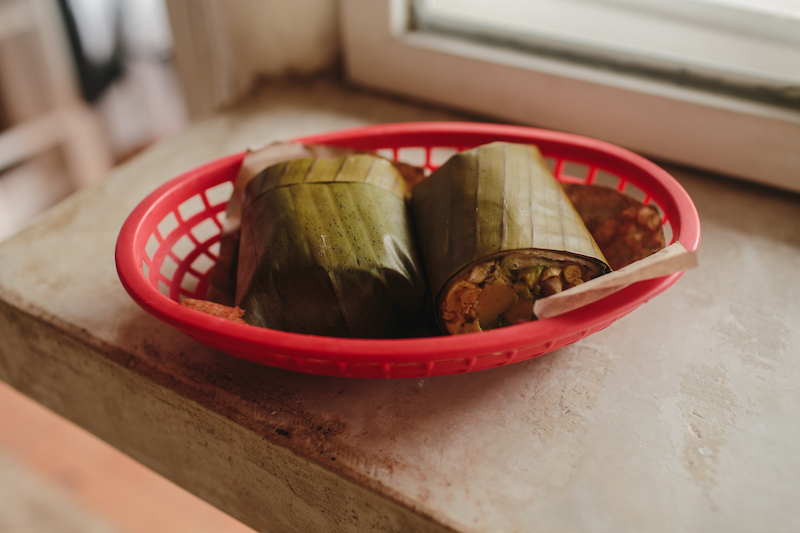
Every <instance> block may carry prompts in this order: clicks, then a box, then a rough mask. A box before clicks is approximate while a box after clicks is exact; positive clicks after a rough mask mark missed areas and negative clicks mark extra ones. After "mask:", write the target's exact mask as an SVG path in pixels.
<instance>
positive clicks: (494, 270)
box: [411, 142, 610, 334]
mask: <svg viewBox="0 0 800 533" xmlns="http://www.w3.org/2000/svg"><path fill="white" fill-rule="evenodd" d="M411 201H412V204H411V205H412V213H413V222H414V225H415V228H416V232H417V239H418V241H419V245H420V250H421V253H422V257H423V262H424V264H425V266H426V270H427V275H428V282H429V286H430V291H431V294H432V295H433V296H434V307H435V310H436V316H437V320H438V322H439V325H440V327H441V328H442V330H443V331H445V332H448V333H450V334H460V333H470V332H477V331H484V330H488V329H494V328H498V327H503V326H509V325H513V324H517V323H520V322H525V321H529V320H533V319H535V317H534V315H533V302H534V300H535V299H537V298H540V297H543V296H548V295H551V294H555V293H556V292H560V291H562V290H567V289H569V288H570V287H573V286H575V285H578V284H580V283H583V282H585V281H588V280H590V279H592V278H594V277H596V276H599V275H602V274H604V273H607V272H609V271H610V268H609V266H608V264H607V262H606V260H605V258H604V257H603V253H602V252H601V251H600V248H599V247H598V246H597V243H596V242H595V241H594V239H593V238H592V236H591V234H590V233H589V231H588V230H587V229H586V226H585V225H584V223H583V221H582V220H581V218H580V216H579V215H578V213H577V212H576V210H575V208H574V207H573V205H572V203H571V202H570V200H569V198H568V197H567V196H566V194H565V193H564V191H563V190H562V188H561V186H560V185H559V183H558V182H557V181H556V179H555V178H554V177H553V176H552V174H551V173H550V171H549V170H548V168H547V165H546V164H545V162H544V160H543V159H542V156H541V154H540V153H539V150H538V149H537V148H536V147H535V146H532V145H524V144H515V143H504V142H495V143H491V144H487V145H483V146H479V147H477V148H474V149H472V150H469V151H465V152H461V153H460V154H456V155H455V156H453V157H451V158H450V159H449V160H448V161H447V162H446V163H445V164H443V165H442V166H441V167H439V168H438V169H437V170H436V171H435V172H433V173H432V174H431V175H430V176H429V177H428V178H427V179H425V180H423V181H422V182H421V183H420V184H418V185H417V186H415V187H414V189H413V191H412V200H411Z"/></svg>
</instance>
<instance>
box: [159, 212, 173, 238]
mask: <svg viewBox="0 0 800 533" xmlns="http://www.w3.org/2000/svg"><path fill="white" fill-rule="evenodd" d="M156 227H157V228H158V233H159V234H161V238H162V239H166V238H167V235H169V234H170V233H172V232H173V231H174V230H175V228H177V227H178V217H176V216H175V213H170V214H168V215H167V216H165V217H164V220H162V221H161V222H159V223H158V226H156Z"/></svg>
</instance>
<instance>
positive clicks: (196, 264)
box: [192, 254, 215, 274]
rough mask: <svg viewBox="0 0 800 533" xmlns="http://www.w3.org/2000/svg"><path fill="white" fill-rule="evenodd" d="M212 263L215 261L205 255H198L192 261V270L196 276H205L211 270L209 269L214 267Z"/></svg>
mask: <svg viewBox="0 0 800 533" xmlns="http://www.w3.org/2000/svg"><path fill="white" fill-rule="evenodd" d="M214 262H215V261H214V260H213V259H211V258H210V257H209V256H207V255H206V254H200V255H198V256H197V259H195V260H194V261H192V270H194V271H195V272H197V273H198V274H205V273H206V272H208V271H209V270H211V267H213V266H214Z"/></svg>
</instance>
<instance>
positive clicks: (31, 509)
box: [0, 382, 252, 533]
mask: <svg viewBox="0 0 800 533" xmlns="http://www.w3.org/2000/svg"><path fill="white" fill-rule="evenodd" d="M0 428H2V430H1V431H0V531H2V532H3V533H38V532H48V533H62V532H63V533H68V532H70V533H71V532H73V531H74V532H86V533H95V532H97V533H112V532H119V533H160V532H170V533H183V532H187V533H188V532H201V533H204V532H208V533H211V532H219V531H225V532H231V533H239V532H241V533H244V532H247V531H252V530H251V529H249V528H247V527H245V526H244V525H242V524H241V523H240V522H237V521H236V520H234V519H233V518H230V517H229V516H228V515H226V514H224V513H222V512H221V511H218V510H217V509H215V508H214V507H212V506H210V505H209V504H207V503H205V502H204V501H202V500H200V499H199V498H197V497H195V496H193V495H192V494H189V493H188V492H186V491H185V490H183V489H181V488H180V487H178V486H176V485H174V484H172V483H171V482H169V481H167V480H166V479H164V478H162V477H161V476H159V475H158V474H155V473H153V472H152V471H150V470H148V469H147V468H145V467H143V466H141V465H140V464H139V463H137V462H136V461H134V460H133V459H130V458H129V457H127V456H126V455H124V454H122V453H121V452H119V451H117V450H116V449H114V448H112V447H111V446H109V445H107V444H105V443H104V442H102V441H101V440H99V439H97V438H95V437H94V436H93V435H91V434H89V433H87V432H86V431H84V430H83V429H81V428H79V427H78V426H75V425H74V424H72V423H71V422H69V421H67V420H65V419H63V418H61V417H60V416H58V415H56V414H54V413H52V412H51V411H48V410H47V409H45V408H44V407H42V406H41V405H39V404H37V403H35V402H33V401H32V400H29V399H28V398H26V397H25V396H23V395H22V394H20V393H19V392H17V391H16V390H14V389H12V388H11V387H10V386H8V385H6V384H5V383H3V382H0Z"/></svg>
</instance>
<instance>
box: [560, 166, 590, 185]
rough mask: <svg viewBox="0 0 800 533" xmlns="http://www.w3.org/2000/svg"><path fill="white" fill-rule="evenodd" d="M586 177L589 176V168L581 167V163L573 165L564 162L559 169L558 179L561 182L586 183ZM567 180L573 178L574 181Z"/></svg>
mask: <svg viewBox="0 0 800 533" xmlns="http://www.w3.org/2000/svg"><path fill="white" fill-rule="evenodd" d="M588 175H589V167H588V166H587V165H583V164H581V163H575V162H574V161H565V162H564V166H563V167H562V168H561V176H560V178H561V179H562V181H570V182H576V181H579V182H584V181H586V176H588ZM565 178H566V179H565ZM569 178H575V179H569Z"/></svg>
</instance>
